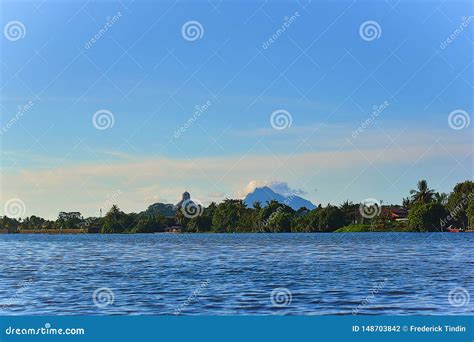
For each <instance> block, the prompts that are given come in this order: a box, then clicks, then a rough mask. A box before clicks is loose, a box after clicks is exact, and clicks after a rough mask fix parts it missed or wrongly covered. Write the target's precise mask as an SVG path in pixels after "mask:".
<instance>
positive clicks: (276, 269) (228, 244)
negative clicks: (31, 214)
mask: <svg viewBox="0 0 474 342" xmlns="http://www.w3.org/2000/svg"><path fill="white" fill-rule="evenodd" d="M473 248H474V234H469V233H464V234H462V233H460V234H449V233H433V234H421V233H420V234H416V233H405V234H403V233H365V234H364V233H353V234H350V233H347V234H227V235H225V234H222V235H220V234H193V235H186V234H149V235H141V234H140V235H63V236H61V235H56V236H55V235H0V260H1V261H0V314H3V315H10V314H35V315H36V314H51V315H75V314H99V315H101V314H121V315H122V314H147V315H150V314H153V315H161V314H176V313H179V314H183V315H190V314H193V315H195V314H211V315H214V314H217V315H224V314H250V315H255V314H257V315H262V314H294V315H313V314H316V315H319V314H354V313H357V314H373V315H387V314H394V315H400V314H420V315H426V314H429V315H432V314H435V315H436V314H473V313H474V306H473V304H474V303H473V302H474V271H473V270H474V267H473V266H474V250H473ZM101 288H108V289H110V291H112V292H108V290H102V292H100V293H99V292H96V293H99V295H98V296H96V298H95V299H96V303H94V300H93V293H94V291H97V290H98V289H101ZM276 288H284V289H287V290H284V289H280V290H277V292H278V291H280V292H279V293H277V292H274V294H275V295H274V296H273V297H272V295H271V294H272V291H273V290H275V289H276ZM450 291H451V296H450V295H449V293H450ZM469 294H471V295H469ZM96 304H98V305H96ZM107 304H109V305H107Z"/></svg>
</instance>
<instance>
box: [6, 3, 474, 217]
mask: <svg viewBox="0 0 474 342" xmlns="http://www.w3.org/2000/svg"><path fill="white" fill-rule="evenodd" d="M472 15H474V11H473V5H472V3H470V2H469V1H464V2H463V1H455V2H449V3H443V2H436V1H430V2H428V1H400V2H396V1H335V2H326V1H312V2H305V1H299V2H290V1H276V2H262V1H259V2H258V1H246V2H238V1H225V2H224V1H223V2H218V1H212V2H208V1H179V2H171V1H170V2H166V1H163V2H160V3H159V4H158V3H155V2H151V1H132V2H130V1H118V2H116V1H97V2H86V1H73V2H67V3H62V2H51V1H45V2H16V1H15V2H14V1H6V2H3V3H2V15H1V25H2V27H4V28H5V27H6V26H7V25H8V23H10V22H11V21H19V22H21V23H22V24H23V26H24V37H23V38H21V39H18V40H13V41H12V40H11V39H7V36H6V33H5V32H4V34H3V36H2V37H1V39H2V43H1V61H2V64H1V69H0V70H1V104H2V105H1V120H2V128H3V134H2V136H1V143H2V145H1V152H2V162H1V172H2V188H3V189H2V202H6V201H7V200H9V199H11V198H19V199H21V200H22V202H23V203H24V207H25V210H24V212H25V213H24V214H25V215H31V214H39V215H43V216H46V217H55V216H56V215H57V212H58V211H60V210H80V211H81V212H82V213H83V214H85V215H94V214H96V213H97V212H98V208H101V207H104V206H105V203H107V204H108V203H109V202H110V198H111V197H113V200H114V201H115V202H117V203H118V204H119V206H121V207H122V208H123V209H124V210H126V211H140V210H142V209H144V208H145V207H146V206H147V205H148V204H150V203H152V202H154V201H165V202H171V203H174V202H177V200H178V199H179V197H180V193H181V192H182V191H183V190H184V189H185V188H187V189H188V190H189V191H190V192H191V194H192V196H193V197H195V198H197V199H199V200H201V201H202V202H204V203H209V202H210V201H213V200H214V201H219V200H222V199H223V198H224V197H236V196H243V195H244V194H245V192H246V191H248V190H249V187H248V186H247V185H248V184H249V183H250V182H252V181H253V183H251V184H267V183H268V184H271V183H272V182H284V183H287V185H288V187H289V188H292V189H301V190H303V191H304V192H305V193H306V194H305V195H304V196H305V197H307V198H308V199H310V200H312V201H313V202H314V203H316V204H319V203H323V204H325V203H327V202H332V203H340V202H341V201H343V200H345V199H350V200H352V201H354V202H359V201H361V200H363V199H365V198H376V199H379V200H383V201H384V203H387V202H391V203H399V202H400V201H401V198H402V197H404V196H407V195H408V191H409V190H410V189H411V188H413V187H414V186H415V184H416V182H417V181H418V180H419V179H421V178H426V179H427V180H428V182H429V184H430V185H431V186H432V187H434V188H435V189H436V190H439V191H445V192H449V191H450V190H451V188H452V186H453V185H454V184H455V183H457V182H459V181H463V180H465V179H472V170H473V158H472V154H471V153H472V139H473V138H472V136H473V135H472V133H473V129H472V127H473V126H474V125H473V124H470V125H469V126H467V127H464V128H462V129H459V130H456V129H453V128H452V127H450V125H449V123H448V116H449V114H450V113H451V112H453V111H455V110H458V109H461V110H463V111H464V113H466V114H467V116H468V119H470V116H471V114H472V94H473V88H472V87H473V79H472V42H473V24H474V21H473V20H472V19H473V18H471V16H472ZM114 16H116V20H113V23H112V24H111V25H110V27H109V28H108V29H107V30H106V31H105V32H103V33H102V34H100V37H99V39H97V41H96V42H94V43H92V44H90V46H87V47H86V45H87V42H90V40H91V39H92V38H93V37H94V36H95V35H97V34H99V32H100V30H101V29H103V28H104V26H105V25H106V23H107V21H109V22H111V20H112V18H113V17H114ZM292 16H293V18H292V19H291V20H290V18H291V17H292ZM285 18H286V19H285ZM189 21H197V22H199V24H200V25H201V27H202V32H201V33H202V36H201V37H200V39H196V40H194V41H189V40H187V39H184V37H183V34H182V27H183V25H184V24H185V23H187V22H189ZM285 21H287V22H289V21H291V23H289V24H288V25H287V27H286V29H285V30H284V32H283V31H281V28H282V25H283V23H284V22H285ZM367 21H372V22H376V23H377V25H378V28H376V30H378V31H377V33H378V36H377V37H376V39H373V40H370V39H368V40H367V39H363V37H362V36H361V33H360V27H361V25H363V23H365V22H367ZM462 23H464V24H465V25H464V26H462V27H463V29H462V31H459V27H460V26H461V25H462ZM279 29H280V33H278V32H279V31H278V30H279ZM456 30H457V31H456ZM272 36H274V37H276V39H274V41H273V43H271V44H269V45H268V46H267V48H264V47H263V44H264V43H265V42H267V43H268V40H269V39H270V38H271V37H272ZM450 36H452V37H453V36H454V38H453V39H451V42H449V43H446V39H447V38H448V37H450ZM443 42H445V43H444V44H443ZM29 101H32V103H33V105H32V106H31V108H29V109H28V110H27V111H26V112H25V113H23V115H21V117H19V119H18V120H14V122H13V124H12V121H11V120H12V118H15V116H18V115H17V112H18V106H22V107H23V106H25V105H26V104H28V103H29ZM206 103H209V104H210V105H208V106H207V107H208V108H206V110H204V111H203V112H202V113H200V114H199V115H196V114H195V108H196V106H203V105H205V104H206ZM383 103H387V104H388V105H386V106H385V108H384V109H383V110H382V111H381V112H380V113H379V114H378V115H376V116H374V114H373V110H374V106H380V105H382V104H383ZM280 109H282V110H285V111H287V112H288V113H290V114H289V115H290V116H291V126H290V127H287V128H285V129H282V130H277V129H274V128H273V127H272V125H271V122H270V117H271V114H272V113H273V112H274V111H276V110H280ZM99 110H107V111H109V112H110V113H112V114H111V115H113V119H114V124H113V126H112V127H108V128H107V129H104V130H100V129H97V128H96V127H95V126H94V125H93V122H92V117H93V115H94V113H96V112H97V111H99ZM463 115H464V116H465V114H463ZM190 119H191V121H192V122H191V123H190V124H186V123H187V122H188V123H189V120H190ZM367 119H369V121H370V122H369V124H368V125H367V127H364V128H363V130H362V132H361V133H360V134H358V135H357V136H356V137H353V136H352V134H353V132H354V130H356V129H357V128H358V127H360V126H361V125H362V124H363V123H364V122H365V121H366V120H367ZM8 123H10V125H8ZM181 127H185V129H184V131H183V132H182V133H181V134H180V135H179V137H175V136H174V133H175V132H176V131H177V130H179V129H180V128H181ZM117 193H120V194H121V195H120V196H117V197H116V198H115V197H114V195H115V194H117ZM2 209H4V208H0V210H2ZM4 210H5V209H4Z"/></svg>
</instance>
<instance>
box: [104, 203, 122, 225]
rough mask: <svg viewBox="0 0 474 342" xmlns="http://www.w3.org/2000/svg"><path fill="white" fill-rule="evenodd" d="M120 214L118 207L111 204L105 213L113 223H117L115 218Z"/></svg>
mask: <svg viewBox="0 0 474 342" xmlns="http://www.w3.org/2000/svg"><path fill="white" fill-rule="evenodd" d="M119 216H120V209H119V207H118V206H117V205H115V204H114V205H112V208H110V210H109V212H108V213H107V217H109V218H110V219H111V220H112V222H113V223H117V220H118V218H119Z"/></svg>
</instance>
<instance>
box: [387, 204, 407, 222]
mask: <svg viewBox="0 0 474 342" xmlns="http://www.w3.org/2000/svg"><path fill="white" fill-rule="evenodd" d="M383 211H384V213H385V214H386V215H387V216H388V217H389V218H390V220H392V221H406V220H408V210H406V209H405V208H402V207H388V208H384V209H383Z"/></svg>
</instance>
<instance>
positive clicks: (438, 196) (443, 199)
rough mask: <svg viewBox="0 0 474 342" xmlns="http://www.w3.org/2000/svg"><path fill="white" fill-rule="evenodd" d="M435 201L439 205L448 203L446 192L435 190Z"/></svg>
mask: <svg viewBox="0 0 474 342" xmlns="http://www.w3.org/2000/svg"><path fill="white" fill-rule="evenodd" d="M434 199H435V202H436V203H438V204H441V205H446V204H447V203H448V194H447V193H445V192H437V193H435V195H434Z"/></svg>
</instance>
